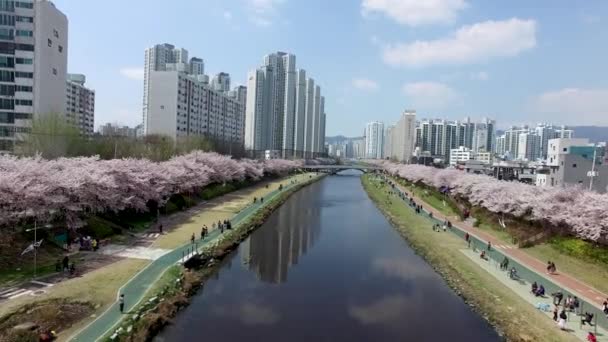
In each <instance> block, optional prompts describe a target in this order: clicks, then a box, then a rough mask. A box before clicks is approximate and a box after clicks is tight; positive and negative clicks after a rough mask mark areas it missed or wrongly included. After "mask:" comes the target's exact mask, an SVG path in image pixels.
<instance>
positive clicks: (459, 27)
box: [55, 0, 608, 136]
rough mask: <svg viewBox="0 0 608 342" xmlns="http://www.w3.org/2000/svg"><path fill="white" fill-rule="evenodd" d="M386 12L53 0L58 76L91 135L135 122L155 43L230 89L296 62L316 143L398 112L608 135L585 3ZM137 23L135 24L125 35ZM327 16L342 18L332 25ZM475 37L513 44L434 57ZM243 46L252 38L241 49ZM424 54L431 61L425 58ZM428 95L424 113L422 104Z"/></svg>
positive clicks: (600, 12) (278, 4)
mask: <svg viewBox="0 0 608 342" xmlns="http://www.w3.org/2000/svg"><path fill="white" fill-rule="evenodd" d="M395 3H396V2H395V1H385V2H382V3H380V2H376V1H356V2H352V3H330V4H327V3H326V2H322V1H316V0H313V1H311V2H307V3H306V4H305V5H303V4H302V3H298V2H295V1H289V0H283V1H246V0H242V1H236V2H234V3H223V2H219V1H205V2H201V3H198V2H197V3H194V2H187V1H184V2H183V3H182V4H181V6H174V7H171V8H162V9H161V8H160V7H161V6H159V7H158V8H156V7H155V6H147V5H145V4H144V3H143V2H137V1H133V2H129V3H128V4H124V3H122V2H121V3H118V2H117V3H116V5H117V6H119V7H120V8H122V10H121V11H118V13H117V12H115V11H112V10H111V9H112V8H116V7H117V6H113V5H112V2H111V1H110V2H109V3H108V2H104V3H103V4H102V3H91V4H88V3H86V4H85V3H82V2H74V1H67V0H56V1H55V4H56V5H57V7H58V8H59V9H60V10H61V11H62V12H64V13H66V15H67V16H68V17H69V18H70V27H71V28H72V30H71V35H70V46H71V47H72V48H71V49H70V58H69V70H74V71H76V72H80V73H83V74H85V75H87V82H88V83H89V84H90V85H91V87H92V88H93V89H96V91H97V94H96V95H97V108H96V127H98V126H99V125H100V124H103V123H105V122H121V123H124V124H128V125H130V126H134V125H136V124H138V123H140V122H139V121H140V118H141V114H139V115H138V113H141V96H142V94H141V92H142V90H143V89H142V87H141V79H142V74H141V71H142V70H141V69H142V67H141V66H142V64H143V63H142V59H143V57H142V55H141V51H142V50H143V49H144V48H146V47H148V46H151V45H152V44H155V43H158V42H164V41H168V42H172V43H175V44H176V45H177V46H188V47H189V48H190V49H191V51H192V52H193V53H195V54H196V55H198V56H199V57H201V58H203V59H204V60H205V61H206V62H208V63H209V65H213V70H210V72H209V74H210V75H213V74H216V73H218V72H220V71H225V72H228V73H230V75H231V76H232V80H231V81H232V83H233V84H245V79H246V75H247V71H248V70H250V69H251V68H253V67H255V66H256V65H257V64H258V63H257V62H258V59H259V56H261V55H264V54H267V53H269V52H270V51H277V50H285V51H289V52H290V53H293V54H295V55H297V56H298V57H299V61H300V62H301V64H303V65H306V66H307V69H310V70H314V71H315V76H316V77H317V78H320V79H323V88H324V93H325V94H326V103H325V107H326V109H325V110H326V111H327V113H331V115H330V116H329V118H328V123H327V133H328V134H327V135H336V134H344V135H347V136H353V135H360V133H359V132H360V131H361V128H360V127H361V126H362V125H364V124H365V123H366V122H369V121H371V120H380V121H385V122H390V121H392V117H395V116H396V115H398V113H399V112H400V111H401V109H402V108H414V109H416V110H417V112H418V115H419V116H423V117H433V116H435V117H436V116H441V117H446V118H448V119H451V120H454V119H458V118H461V117H463V116H471V117H472V118H475V119H479V118H482V117H485V116H490V117H493V118H495V119H496V120H497V122H498V124H499V128H503V129H504V128H507V127H508V126H510V125H513V124H535V123H537V122H546V121H551V122H553V123H555V124H558V125H562V124H564V125H573V124H575V123H576V124H587V125H591V124H601V125H608V122H606V121H607V120H608V119H607V118H606V117H608V116H606V115H603V114H605V108H606V107H608V105H607V104H606V100H605V99H606V98H608V96H606V94H607V92H606V88H607V85H606V80H604V79H601V78H600V77H599V74H598V73H597V72H596V71H597V69H598V68H601V67H602V63H601V61H602V60H603V59H605V57H606V52H607V49H606V48H605V47H604V46H603V45H602V44H601V42H603V41H605V40H606V38H607V37H606V33H605V32H604V31H602V30H599V28H600V27H601V25H602V23H603V21H602V17H603V16H604V14H605V13H607V12H608V6H607V4H606V3H605V2H599V1H598V2H591V1H590V2H585V4H584V5H582V6H578V7H577V8H576V9H573V8H568V7H566V6H550V4H549V2H545V3H541V4H537V6H536V7H531V6H524V3H523V2H520V1H516V2H514V3H510V4H509V5H508V6H507V5H506V4H505V5H501V4H496V3H483V2H480V1H456V2H454V3H459V4H460V5H459V6H455V7H454V6H452V7H447V5H446V3H452V2H446V1H438V2H437V5H436V6H438V8H433V11H434V13H443V14H441V15H440V14H433V13H427V12H421V13H420V12H415V13H416V14H413V13H414V11H411V9H412V8H411V7H408V6H415V4H412V3H410V2H409V1H406V2H405V4H406V5H404V6H403V8H400V7H398V6H395ZM379 4H384V5H379ZM173 8H175V10H174V9H173ZM178 9H179V10H178ZM184 9H185V10H184ZM439 9H446V10H445V11H439ZM408 10H409V12H411V13H410V14H408V13H409V12H408ZM110 11H111V12H110ZM135 11H137V13H138V16H137V18H138V24H137V25H133V22H132V18H133V16H132V15H133V13H135ZM331 13H340V15H339V16H338V17H337V19H336V17H335V15H333V14H331ZM159 15H162V16H163V17H164V21H165V22H167V21H171V20H173V19H174V18H175V20H177V19H178V18H179V20H180V22H184V23H193V24H192V25H191V26H192V27H193V26H194V25H195V24H194V23H196V22H201V21H202V22H205V24H206V25H207V26H212V27H215V28H217V29H218V30H220V31H221V32H222V34H217V33H216V30H213V31H209V30H184V25H181V27H180V28H179V30H180V32H179V33H177V30H178V28H168V27H167V26H166V25H157V24H155V23H156V21H155V19H154V18H157V17H158V16H159ZM108 16H111V17H112V18H113V21H114V22H115V23H116V25H113V27H109V28H108V30H109V32H106V33H103V34H102V33H101V32H96V31H97V30H95V28H96V27H98V26H99V25H101V23H102V22H101V20H104V18H107V17H108ZM195 17H196V19H197V20H194V18H195ZM310 17H315V21H316V24H317V25H313V26H315V27H311V30H310V32H300V31H301V30H299V29H298V27H300V24H302V23H303V22H306V21H307V18H310ZM336 22H339V24H340V25H336ZM563 22H569V23H570V26H569V29H568V31H567V32H563V30H559V29H558V27H561V24H562V23H563ZM123 24H124V25H123ZM124 26H128V27H131V28H132V29H131V30H129V31H128V32H125V31H124V30H121V31H120V34H118V32H117V31H116V30H117V29H118V28H119V27H124ZM185 27H186V28H188V27H190V25H187V26H185ZM473 29H478V30H479V32H483V33H484V34H488V35H489V37H490V38H492V37H496V36H495V35H496V34H497V33H499V32H505V33H510V34H508V35H506V37H507V38H509V40H508V41H506V42H503V41H496V40H493V39H489V41H490V42H491V43H493V44H495V45H491V44H490V45H489V46H486V45H483V46H476V51H478V52H476V53H475V52H467V51H465V52H466V53H463V54H462V55H463V57H458V56H452V55H451V54H449V53H443V55H441V54H440V55H437V54H436V51H437V50H444V51H448V50H450V49H441V47H442V46H448V47H453V48H454V49H452V50H454V51H458V49H457V48H458V47H460V46H461V45H459V44H463V43H466V42H467V39H469V38H470V34H471V32H473V31H474V30H473ZM321 30H323V31H321ZM190 31H192V32H190ZM113 32H116V34H114V33H113ZM321 32H324V34H321ZM245 33H247V34H245ZM492 34H494V36H492ZM250 35H255V36H256V37H257V39H255V40H251V39H248V36H250ZM522 35H523V36H522ZM117 36H119V37H121V39H118V40H117V39H116V38H115V37H117ZM480 40H483V39H480ZM92 41H95V42H96V43H95V44H91V42H92ZM253 41H255V42H253ZM484 41H485V40H484ZM563 41H567V42H568V44H563V43H562V42H563ZM194 42H196V44H193V43H194ZM336 42H340V43H339V44H336ZM479 44H482V43H479ZM517 44H519V45H517ZM423 45H424V46H428V47H429V49H427V50H422V49H421V46H423ZM107 46H113V48H112V49H107V48H105V47H107ZM217 46H221V47H222V48H221V49H216V48H215V47H217ZM496 46H499V47H500V49H497V47H496ZM211 47H214V48H211ZM501 49H502V50H504V51H502V52H500V51H497V50H501ZM112 51H121V53H120V54H116V53H115V52H112ZM321 51H323V53H320V52H321ZM585 51H594V53H593V54H589V53H584V52H585ZM581 52H582V53H581ZM421 53H426V54H429V56H430V57H429V58H428V61H427V62H424V63H422V62H420V60H419V59H417V58H418V57H417V56H419V55H420V54H421ZM362 66H365V67H364V68H362ZM555 70H560V72H559V73H555V72H554V71H555ZM429 96H430V97H431V99H434V101H430V103H429V101H424V100H425V99H427V100H428V98H429ZM551 118H553V119H552V120H550V119H551ZM574 118H576V119H574ZM574 120H576V122H574Z"/></svg>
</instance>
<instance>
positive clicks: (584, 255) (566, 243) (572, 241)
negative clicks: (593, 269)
mask: <svg viewBox="0 0 608 342" xmlns="http://www.w3.org/2000/svg"><path fill="white" fill-rule="evenodd" d="M549 243H550V244H551V246H553V247H554V248H555V249H557V250H558V251H560V252H562V253H565V254H568V255H571V256H574V257H577V258H581V259H583V260H587V261H592V262H599V263H603V264H608V248H606V247H602V246H596V245H594V244H592V243H590V242H587V241H584V240H580V239H576V238H573V237H554V238H552V239H551V240H549Z"/></svg>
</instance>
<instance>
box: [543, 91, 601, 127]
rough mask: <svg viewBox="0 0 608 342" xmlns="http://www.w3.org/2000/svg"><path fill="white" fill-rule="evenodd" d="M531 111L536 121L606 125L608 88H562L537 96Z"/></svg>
mask: <svg viewBox="0 0 608 342" xmlns="http://www.w3.org/2000/svg"><path fill="white" fill-rule="evenodd" d="M532 111H533V112H534V115H535V116H537V117H538V119H550V121H551V122H559V123H563V124H579V125H583V124H585V125H604V126H606V125H608V88H596V89H591V88H588V89H582V88H564V89H560V90H555V91H549V92H546V93H543V94H541V95H539V96H537V97H536V98H535V99H534V100H533V102H532Z"/></svg>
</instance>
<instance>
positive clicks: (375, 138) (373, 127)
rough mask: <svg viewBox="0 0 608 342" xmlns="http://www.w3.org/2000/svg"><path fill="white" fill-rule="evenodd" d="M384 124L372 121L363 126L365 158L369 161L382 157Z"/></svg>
mask: <svg viewBox="0 0 608 342" xmlns="http://www.w3.org/2000/svg"><path fill="white" fill-rule="evenodd" d="M383 152H384V124H383V123H382V122H378V121H373V122H370V123H368V124H367V125H366V126H365V156H366V157H367V158H371V159H382V158H383V157H384V154H383Z"/></svg>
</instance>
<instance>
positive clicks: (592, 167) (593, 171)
mask: <svg viewBox="0 0 608 342" xmlns="http://www.w3.org/2000/svg"><path fill="white" fill-rule="evenodd" d="M596 157H597V147H596V145H595V144H593V162H592V163H591V171H590V172H588V173H587V176H588V177H589V178H591V179H590V180H589V191H592V190H593V179H594V178H595V177H597V171H595V158H596Z"/></svg>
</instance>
